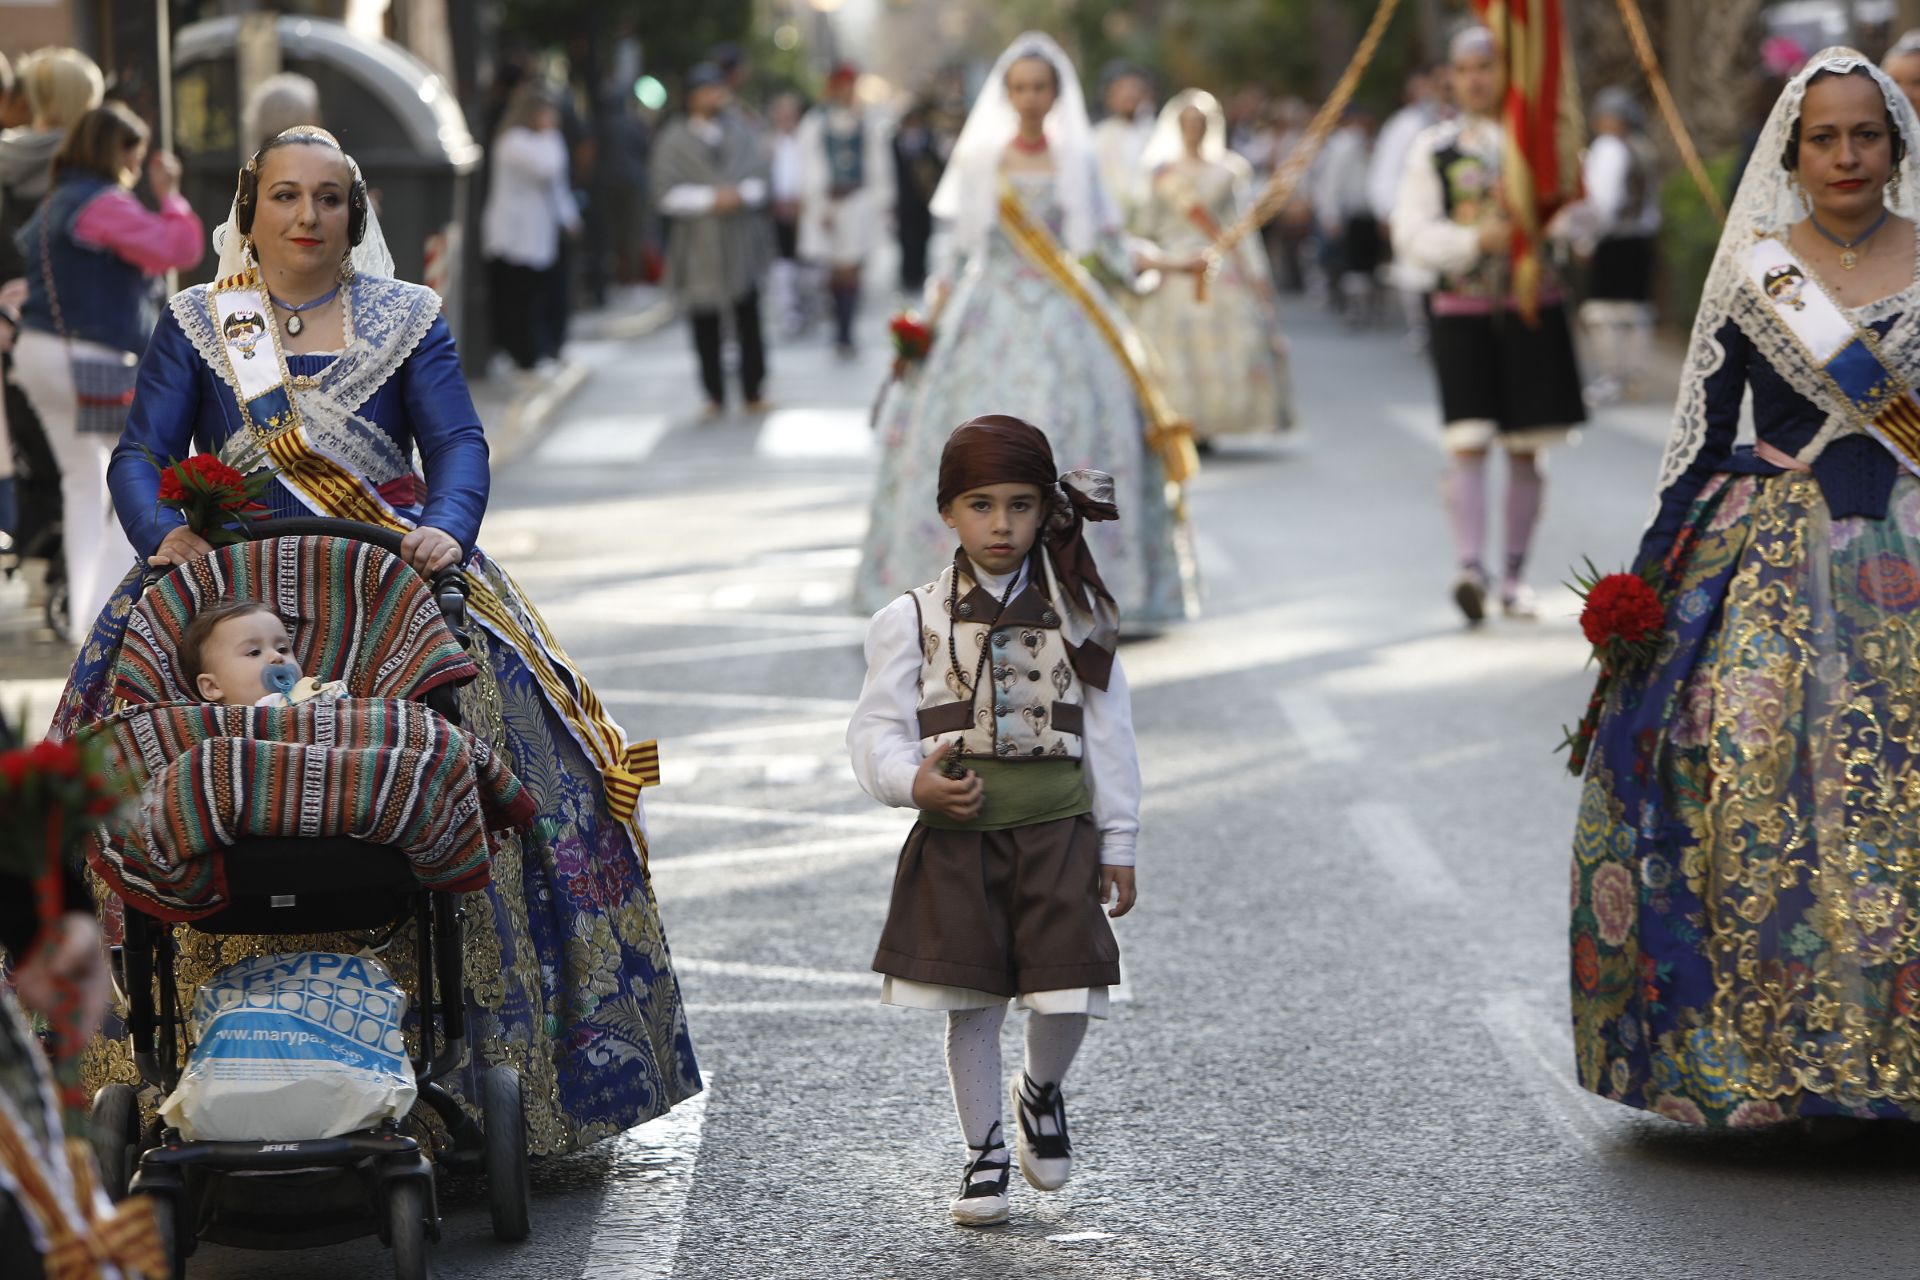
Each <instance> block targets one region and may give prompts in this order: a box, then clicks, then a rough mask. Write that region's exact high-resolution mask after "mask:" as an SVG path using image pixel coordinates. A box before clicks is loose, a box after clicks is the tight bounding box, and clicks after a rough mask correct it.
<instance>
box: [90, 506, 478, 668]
mask: <svg viewBox="0 0 1920 1280" xmlns="http://www.w3.org/2000/svg"><path fill="white" fill-rule="evenodd" d="M221 600H259V601H261V602H263V603H264V604H266V605H267V606H268V607H270V608H272V609H273V610H274V611H275V612H277V613H278V614H279V615H280V616H281V617H282V618H284V619H286V621H287V624H288V626H289V628H290V629H291V630H292V632H293V644H294V659H295V660H296V661H297V662H298V663H299V664H300V670H302V671H304V672H305V673H306V674H308V675H310V676H313V677H315V678H316V679H318V680H320V681H321V682H323V683H324V682H326V681H328V680H344V681H346V682H347V688H348V689H349V690H351V691H352V693H353V695H354V696H355V697H357V698H418V697H420V696H421V695H422V694H424V693H426V692H427V691H428V690H429V689H433V688H436V687H438V686H440V685H443V684H449V683H453V684H462V683H465V682H466V681H468V680H471V679H473V677H474V676H475V675H476V674H477V673H478V669H477V668H476V667H475V666H474V665H473V660H472V659H471V658H469V657H468V656H467V652H466V650H465V649H463V648H461V647H460V641H459V640H458V639H456V638H455V637H454V634H453V632H452V631H450V630H448V628H447V624H446V622H445V621H444V620H443V619H442V618H441V616H440V607H439V606H438V605H437V604H436V603H435V602H434V599H433V593H432V592H431V591H429V590H428V589H427V584H426V583H424V582H422V581H421V580H420V578H419V576H418V575H416V574H415V573H414V572H413V570H412V569H410V568H408V567H407V566H406V565H405V564H404V563H402V562H401V560H400V559H399V557H397V556H393V555H389V554H388V553H387V552H385V551H383V550H381V549H380V548H379V547H376V546H373V545H371V544H369V543H365V542H355V541H353V540H351V539H348V538H331V537H304V538H268V539H266V540H264V541H261V542H242V543H238V544H236V545H234V546H231V547H221V548H220V549H219V550H217V551H215V552H214V553H213V554H212V555H207V556H200V557H199V558H197V559H195V560H193V561H192V562H190V563H189V564H187V565H184V566H182V567H181V568H178V569H175V570H174V571H173V572H171V573H169V574H168V575H167V576H166V577H164V578H162V579H161V580H160V581H158V582H156V583H154V584H153V586H152V587H150V588H148V590H147V593H146V594H145V595H144V596H142V597H141V598H140V603H139V604H138V605H136V606H134V610H133V614H132V616H130V617H129V618H128V619H127V638H126V641H125V643H124V644H123V645H122V646H121V650H120V658H119V662H118V665H117V666H116V667H115V670H114V693H115V695H116V696H118V697H120V698H124V699H125V700H126V701H128V702H140V703H155V702H178V701H189V702H190V701H192V700H193V698H194V696H195V694H194V690H193V689H192V688H190V687H189V686H190V685H191V683H192V682H191V681H189V680H187V679H186V678H185V677H184V675H183V674H182V673H181V672H180V671H178V670H177V669H176V668H177V660H176V659H177V655H178V654H179V652H180V641H181V638H182V637H183V636H184V635H185V634H186V630H187V624H188V623H189V622H191V621H192V620H193V615H194V614H196V613H198V612H199V611H200V610H201V609H203V608H206V607H207V606H208V605H211V604H214V603H217V602H218V601H221Z"/></svg>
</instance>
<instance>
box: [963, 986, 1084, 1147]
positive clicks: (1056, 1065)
mask: <svg viewBox="0 0 1920 1280" xmlns="http://www.w3.org/2000/svg"><path fill="white" fill-rule="evenodd" d="M1006 1020H1007V1007H1006V1006H1005V1005H995V1006H994V1007H993V1008H991V1009H956V1010H954V1011H952V1012H950V1013H948V1014H947V1077H948V1079H949V1080H951V1081H952V1083H953V1109H954V1111H955V1112H957V1113H958V1114H959V1117H960V1131H961V1133H963V1134H964V1135H966V1140H967V1145H968V1146H970V1147H973V1148H975V1149H976V1150H977V1149H979V1148H980V1147H981V1146H982V1145H983V1144H984V1143H985V1142H986V1141H987V1134H988V1133H989V1132H990V1131H991V1130H992V1128H993V1126H994V1125H995V1124H996V1123H998V1122H999V1120H1000V1118H1001V1117H1000V1107H1001V1099H1002V1098H1004V1097H1005V1096H1006V1095H1005V1094H1004V1093H1003V1092H1002V1089H1003V1088H1004V1087H1005V1086H1004V1085H1003V1084H1002V1083H1001V1074H1000V1028H1001V1026H1002V1025H1003V1024H1005V1022H1006ZM1086 1035H1087V1015H1086V1014H1084V1013H1033V1014H1028V1015H1027V1064H1026V1067H1027V1077H1028V1078H1029V1079H1031V1080H1032V1081H1033V1082H1034V1083H1035V1084H1043V1085H1044V1084H1052V1085H1057V1084H1059V1083H1060V1082H1061V1081H1062V1080H1064V1079H1066V1076H1067V1069H1068V1068H1069V1067H1071V1066H1072V1065H1073V1058H1074V1055H1075V1054H1076V1053H1078V1052H1079V1051H1080V1042H1081V1041H1082V1040H1084V1039H1085V1038H1086Z"/></svg>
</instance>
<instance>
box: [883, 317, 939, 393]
mask: <svg viewBox="0 0 1920 1280" xmlns="http://www.w3.org/2000/svg"><path fill="white" fill-rule="evenodd" d="M887 332H888V333H889V334H891V335H892V337H893V368H894V374H895V376H896V377H897V376H898V375H899V374H901V373H904V372H906V367H907V366H908V365H910V364H919V363H920V362H921V361H922V360H925V359H926V358H927V352H929V351H931V350H933V330H932V329H930V328H928V327H927V326H926V325H925V324H924V323H922V322H921V320H920V317H919V316H916V315H914V314H913V312H911V311H902V312H900V313H899V314H898V315H896V316H894V318H893V319H892V320H889V321H888V322H887Z"/></svg>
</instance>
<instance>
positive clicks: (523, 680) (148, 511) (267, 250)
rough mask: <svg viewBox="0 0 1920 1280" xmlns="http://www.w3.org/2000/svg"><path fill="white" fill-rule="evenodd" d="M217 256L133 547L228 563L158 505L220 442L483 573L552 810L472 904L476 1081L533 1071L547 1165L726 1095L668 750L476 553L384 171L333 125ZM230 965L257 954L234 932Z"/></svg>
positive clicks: (440, 343) (515, 715)
mask: <svg viewBox="0 0 1920 1280" xmlns="http://www.w3.org/2000/svg"><path fill="white" fill-rule="evenodd" d="M215 243H216V245H217V246H218V247H219V248H220V250H221V266H220V274H219V278H218V279H216V280H215V281H214V282H213V283H212V284H208V285H198V286H195V287H193V288H190V289H187V290H184V291H182V292H181V293H180V294H178V295H176V296H175V297H174V298H173V300H172V302H171V303H170V305H169V306H168V308H167V313H166V314H165V315H164V316H163V317H162V319H161V322H160V325H159V327H158V328H157V329H156V330H155V332H154V336H153V341H152V344H151V346H150V347H149V349H148V352H147V355H146V358H145V360H144V362H143V363H142V365H141V370H140V382H139V387H138V390H137V393H136V397H135V403H134V407H133V411H132V413H131V415H130V417H129V420H128V423H127V428H126V433H125V435H124V436H123V438H122V439H121V441H120V444H119V447H118V448H117V449H116V451H115V454H114V458H113V462H112V465H111V468H110V471H109V479H110V483H111V485H112V488H113V496H114V503H115V507H116V509H117V510H118V512H119V514H120V518H121V520H122V522H123V524H124V526H125V528H126V531H127V536H128V539H129V540H130V541H131V542H132V543H133V544H134V547H135V549H136V550H137V551H138V552H139V553H140V554H141V555H142V556H148V557H152V558H154V559H155V560H157V561H160V562H168V563H184V562H185V561H186V560H188V559H190V558H192V557H194V556H197V555H203V554H205V553H206V551H207V550H208V548H207V546H206V544H205V543H204V542H203V541H202V540H201V539H199V538H198V537H197V536H195V535H194V534H193V533H192V532H191V531H189V530H187V529H185V528H183V527H182V526H181V522H180V519H179V517H178V516H177V514H176V513H174V512H173V511H171V510H168V509H164V508H161V507H159V506H158V505H157V503H156V497H157V494H158V487H159V486H158V480H159V478H158V474H157V473H156V471H155V470H154V468H153V465H152V463H151V462H150V461H149V458H150V457H152V458H159V459H164V460H173V459H181V458H184V457H186V456H187V455H188V454H190V453H194V452H200V453H212V454H217V455H218V456H219V457H220V458H221V459H222V460H224V461H226V462H228V463H229V464H231V465H233V466H235V467H237V468H239V469H240V470H242V471H243V472H251V471H254V470H257V469H259V468H261V467H267V466H270V467H272V468H274V470H275V479H274V482H273V483H272V484H271V485H269V487H268V490H267V496H266V497H265V498H264V499H263V501H264V503H265V505H266V506H267V507H268V508H269V509H270V513H271V514H273V515H276V516H281V515H288V516H291V515H307V514H314V513H317V514H320V515H327V516H335V517H341V518H346V519H353V520H360V521H365V522H367V523H371V524H377V525H381V526H384V527H387V528H390V529H394V530H404V531H405V538H404V540H403V542H402V555H403V556H404V558H406V559H407V560H408V561H409V563H411V564H412V565H413V566H414V567H415V568H416V569H418V570H419V571H421V572H422V573H430V572H433V571H435V570H437V569H440V568H444V567H445V566H447V565H450V564H454V563H459V564H461V565H463V566H464V568H465V569H466V571H467V575H468V579H469V582H470V585H471V589H472V595H471V604H470V608H471V613H472V618H473V621H474V622H475V623H476V624H477V625H475V626H474V627H473V628H472V643H473V648H474V656H475V658H476V661H477V662H478V664H479V666H480V668H481V678H480V679H479V680H478V681H476V682H475V683H474V684H473V685H471V686H469V687H468V688H467V689H466V690H464V691H463V692H462V698H463V703H462V713H463V717H464V719H465V722H466V724H467V726H468V727H469V728H470V729H471V730H472V731H474V732H477V733H479V734H480V735H481V736H483V737H484V738H486V739H487V740H488V741H489V742H490V743H491V744H492V745H493V746H494V748H495V749H496V750H497V751H499V752H501V753H502V754H503V755H504V756H505V758H506V759H507V761H508V762H509V763H510V764H511V765H512V767H513V769H514V771H515V772H516V773H517V774H518V775H519V776H520V778H521V779H522V780H523V781H524V782H525V783H526V784H527V785H528V786H529V787H530V788H531V789H532V790H533V792H534V794H535V796H536V798H537V800H538V802H539V810H540V820H539V822H538V824H537V825H536V827H535V828H534V830H532V831H531V832H528V833H526V834H523V835H521V836H520V837H519V838H518V839H509V840H507V841H505V842H504V843H503V844H502V846H501V847H500V849H499V850H498V851H497V852H496V854H495V856H494V869H493V884H492V886H491V887H489V888H488V889H486V890H485V891H484V892H483V893H482V894H477V895H474V897H473V899H472V900H470V902H469V909H470V912H471V914H472V918H473V919H474V921H475V923H476V924H477V925H478V927H474V926H473V925H470V926H469V929H468V937H467V951H468V964H467V973H468V976H469V981H470V983H471V989H472V995H473V998H474V1004H475V1008H474V1010H473V1012H474V1015H475V1019H476V1028H475V1033H474V1035H473V1042H474V1044H475V1046H476V1049H477V1052H476V1054H475V1055H474V1056H475V1058H476V1059H477V1060H478V1061H476V1062H475V1063H472V1064H470V1066H469V1071H470V1072H471V1071H473V1070H475V1069H476V1068H477V1067H479V1066H482V1065H493V1064H499V1063H506V1064H509V1065H512V1066H514V1067H516V1068H518V1070H519V1072H520V1075H521V1078H522V1082H523V1091H524V1097H525V1099H526V1108H527V1129H528V1136H529V1141H530V1145H531V1147H532V1150H533V1151H534V1152H535V1153H536V1154H553V1153H558V1152H563V1151H568V1150H572V1149H574V1148H577V1147H580V1146H584V1145H586V1144H587V1143H590V1142H594V1141H596V1140H598V1139H600V1138H603V1137H607V1136H609V1135H611V1134H615V1133H618V1132H620V1131H621V1130H624V1129H626V1128H628V1127H630V1126H632V1125H635V1124H638V1123H641V1122H642V1121H645V1120H649V1119H652V1118H653V1117H655V1116H657V1115H660V1114H662V1113H663V1112H665V1111H666V1110H667V1109H668V1108H670V1107H671V1106H672V1105H673V1104H674V1103H676V1102H679V1101H681V1100H683V1099H685V1098H687V1097H690V1096H691V1095H693V1094H694V1093H697V1092H698V1091H699V1089H700V1087H701V1086H700V1076H699V1071H698V1068H697V1067H696V1065H695V1062H694V1055H693V1045H692V1041H691V1039H690V1037H689V1035H688V1033H687V1027H686V1018H685V1013H684V1010H683V1008H682V1004H681V998H680V989H679V984H678V981H677V980H676V979H675V977H674V973H673V969H672V965H671V961H670V958H669V956H668V951H667V944H666V937H665V933H664V931H663V930H662V928H661V924H660V915H659V908H658V906H657V905H656V903H655V901H654V897H653V889H652V883H651V881H650V879H649V877H648V875H647V871H646V848H647V845H646V835H645V829H644V821H643V818H642V815H641V812H640V806H639V788H640V787H641V786H642V785H645V784H646V783H647V782H650V781H653V780H655V778H654V776H653V775H654V773H655V771H656V770H657V764H655V762H654V755H653V749H652V744H651V743H641V744H629V743H628V742H627V740H626V738H625V737H624V735H623V734H622V733H621V730H620V728H619V727H618V726H617V725H616V724H614V722H613V721H612V719H611V717H609V716H608V714H607V712H606V711H605V709H604V708H602V707H601V705H600V703H599V701H598V699H597V698H596V697H595V696H594V694H593V691H592V689H591V688H590V687H589V686H588V684H587V682H586V679H585V678H584V676H582V674H581V673H580V671H579V670H578V669H577V668H576V667H575V666H574V665H573V664H572V662H571V661H570V660H569V659H568V658H567V655H566V653H565V651H564V650H562V649H561V647H560V645H559V643H558V642H557V641H556V640H555V639H554V638H553V636H552V635H551V634H550V633H549V632H548V630H547V628H546V624H545V623H544V622H543V621H542V620H541V618H540V615H539V614H538V612H536V611H535V609H534V608H533V606H532V605H531V604H530V603H528V602H527V601H526V600H525V599H524V597H522V596H521V594H520V592H519V589H518V588H517V586H516V585H515V584H514V582H513V580H512V579H511V578H510V577H509V576H508V575H507V574H506V572H505V571H504V570H503V569H501V568H500V566H498V565H497V564H495V563H494V562H493V561H492V560H491V559H489V558H488V557H487V556H486V555H485V554H484V553H483V552H481V551H479V550H478V549H477V548H476V547H475V545H474V542H475V538H476V537H477V536H478V533H479V529H480V521H481V517H482V516H483V515H484V514H485V511H486V504H487V492H488V462H487V445H486V438H485V436H484V434H483V432H482V430H481V426H480V420H479V417H478V415H477V413H476V412H475V410H474V407H473V401H472V398H471V396H470V395H469V393H468V390H467V386H466V382H465V379H464V378H463V377H462V375H461V371H460V362H459V357H458V355H457V353H456V351H455V349H454V343H453V337H452V334H451V333H450V331H449V330H448V327H447V322H446V320H445V319H444V318H443V317H442V316H441V314H440V299H439V297H438V295H436V294H435V293H433V291H431V290H429V289H426V288H423V287H421V286H418V285H413V284H407V283H405V282H402V281H399V280H394V279H392V278H391V277H390V273H391V271H392V269H393V264H392V259H391V257H390V256H388V255H387V253H386V248H385V244H384V242H383V241H382V240H381V237H380V232H379V227H378V225H377V219H376V218H375V217H374V214H373V211H372V210H371V209H370V208H369V207H368V204H367V199H366V188H365V183H364V182H363V180H362V179H361V178H360V176H359V169H358V167H357V166H356V165H354V163H353V161H352V160H351V159H350V158H349V157H348V156H347V155H346V154H345V153H344V152H342V151H341V149H340V146H339V144H338V143H337V142H336V141H334V139H333V138H332V136H331V135H329V134H327V133H325V132H324V131H321V130H318V129H314V128H310V127H307V128H299V129H292V130H288V131H287V132H286V133H283V134H281V135H279V136H278V137H277V138H275V139H273V140H272V141H270V142H269V143H267V144H266V146H265V147H263V148H262V149H261V151H260V152H259V153H258V154H256V155H255V157H254V158H253V160H252V161H250V162H249V164H248V166H247V168H246V169H245V170H243V171H242V174H241V181H240V190H239V194H238V196H237V197H236V200H235V207H234V216H233V218H232V220H230V222H229V223H228V224H227V225H226V226H225V227H223V228H221V231H220V232H218V233H216V235H215ZM416 454H417V457H418V465H417V467H416V464H415V457H416ZM137 595H138V583H137V582H136V581H135V580H133V579H129V581H128V582H127V583H125V584H123V586H122V587H121V589H120V590H119V591H118V592H117V593H116V594H115V596H114V597H113V599H112V600H111V601H110V602H109V604H108V606H107V608H106V610H105V611H104V612H103V613H102V614H101V616H100V618H99V621H98V622H97V623H96V624H95V625H94V628H93V631H92V633H91V634H90V635H89V636H88V638H87V640H86V642H85V644H84V646H83V648H82V652H81V655H80V660H79V662H78V663H77V664H76V665H75V668H74V673H73V678H72V680H71V681H70V683H69V686H68V689H67V692H66V694H65V697H64V699H63V703H62V706H61V708H60V711H59V713H58V717H57V719H56V722H55V726H54V727H55V732H56V733H62V732H68V731H71V730H72V729H73V728H75V727H77V726H78V725H81V724H85V723H87V722H89V721H91V720H94V719H97V718H99V717H100V716H102V715H104V714H106V713H107V712H108V711H109V710H110V709H111V700H112V696H113V695H112V669H113V665H114V660H115V658H116V656H117V654H118V651H119V647H120V640H121V637H122V635H123V634H124V631H125V627H126V623H127V617H128V614H129V612H130V610H131V608H132V606H133V603H134V601H135V600H136V599H137ZM283 941H284V940H282V942H283ZM275 945H279V944H278V943H276V944H275ZM219 958H220V957H218V956H214V955H211V954H210V955H208V956H206V957H204V959H205V960H206V961H207V962H208V963H213V962H214V961H216V960H217V959H219ZM226 958H229V959H231V958H237V957H235V956H234V955H233V948H232V943H231V940H229V943H228V951H227V953H226ZM457 1083H458V1082H456V1084H457ZM467 1096H469V1097H476V1096H477V1095H476V1094H471V1093H470V1094H468V1095H467Z"/></svg>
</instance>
